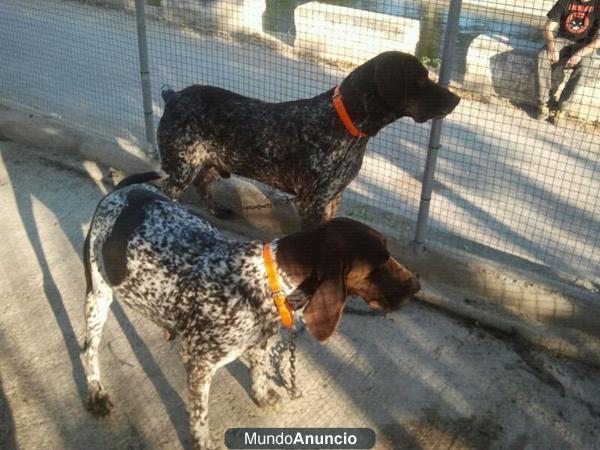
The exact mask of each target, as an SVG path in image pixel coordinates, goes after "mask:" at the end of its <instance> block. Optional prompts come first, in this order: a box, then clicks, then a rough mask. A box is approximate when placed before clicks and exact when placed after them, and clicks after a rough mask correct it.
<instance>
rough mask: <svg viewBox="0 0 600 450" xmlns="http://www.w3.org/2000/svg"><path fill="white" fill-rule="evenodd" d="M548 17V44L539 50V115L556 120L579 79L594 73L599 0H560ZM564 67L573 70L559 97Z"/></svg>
mask: <svg viewBox="0 0 600 450" xmlns="http://www.w3.org/2000/svg"><path fill="white" fill-rule="evenodd" d="M547 17H548V21H547V22H546V25H545V27H544V39H545V41H546V45H545V46H544V48H543V49H542V50H541V51H540V53H539V54H538V118H540V119H544V118H547V119H548V120H549V121H551V122H553V123H555V124H556V123H558V120H559V119H560V118H561V117H562V115H563V114H564V110H565V108H564V106H565V103H567V102H568V100H569V99H570V98H571V96H572V95H573V91H574V90H575V87H576V86H577V84H578V83H579V82H580V80H581V79H582V78H583V79H585V78H586V77H588V76H594V75H593V74H592V73H591V72H592V59H593V58H594V57H595V54H596V49H598V48H600V33H598V28H599V26H600V0H558V1H557V2H556V3H555V4H554V6H553V7H552V9H551V10H550V11H549V12H548V14H547ZM565 69H572V71H571V74H570V75H569V79H568V80H567V83H566V85H565V87H564V89H563V90H562V92H561V94H560V97H559V98H556V91H557V90H558V88H559V86H560V85H561V83H562V82H563V80H564V78H565V73H564V70H565Z"/></svg>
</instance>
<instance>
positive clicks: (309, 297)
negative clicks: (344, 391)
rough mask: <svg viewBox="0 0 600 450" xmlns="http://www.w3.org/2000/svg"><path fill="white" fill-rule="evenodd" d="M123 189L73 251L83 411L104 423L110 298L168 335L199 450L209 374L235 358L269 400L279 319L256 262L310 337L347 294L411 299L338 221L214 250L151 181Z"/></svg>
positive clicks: (373, 246)
mask: <svg viewBox="0 0 600 450" xmlns="http://www.w3.org/2000/svg"><path fill="white" fill-rule="evenodd" d="M157 177H158V176H157V175H156V174H153V173H150V174H140V175H137V176H134V177H130V178H128V179H125V180H124V181H123V182H122V183H120V184H119V186H118V187H117V189H116V190H115V192H113V193H111V194H109V195H107V196H106V197H104V198H103V199H102V200H101V202H100V203H99V205H98V207H97V209H96V212H95V215H94V218H93V220H92V223H91V225H90V229H89V232H88V235H87V238H86V242H85V247H84V264H85V274H86V282H87V298H86V307H85V319H86V325H87V335H86V339H85V345H84V348H83V350H82V359H83V361H84V367H85V372H86V378H87V386H88V392H89V403H88V409H89V410H90V411H91V412H92V413H94V414H96V415H101V416H103V415H106V414H108V413H109V411H110V407H111V406H112V405H111V402H110V400H109V397H108V395H107V393H106V391H105V389H104V387H103V386H102V383H101V382H100V369H99V366H98V346H99V343H100V336H101V333H102V326H103V325H104V322H105V320H106V317H107V314H108V309H109V306H110V303H111V302H112V300H113V295H114V296H115V297H116V298H117V299H118V300H120V301H123V302H124V303H126V304H127V305H129V306H131V307H132V308H133V309H135V310H137V311H139V312H141V313H142V314H144V315H145V316H147V317H148V318H150V319H151V320H152V321H153V322H155V323H156V324H158V325H159V326H160V327H163V328H165V329H166V330H168V331H169V334H170V335H171V336H173V337H174V336H177V337H178V338H179V339H180V342H181V347H182V350H181V353H182V357H183V362H184V365H185V369H186V371H187V376H188V386H189V413H190V426H191V433H192V437H193V442H194V447H195V448H211V447H212V445H211V440H210V434H209V429H208V419H207V416H208V394H209V388H210V382H211V378H212V376H213V375H214V373H215V371H216V370H217V369H218V368H219V367H221V366H223V365H225V364H227V363H228V362H230V361H233V360H234V359H236V358H238V357H239V356H241V355H244V356H245V357H246V359H247V361H248V362H249V364H250V374H251V378H252V393H253V396H254V399H255V401H256V402H257V404H258V405H259V406H264V405H268V404H272V403H274V402H275V401H276V400H277V398H278V395H277V393H276V392H275V391H274V390H273V389H272V386H269V382H268V377H267V375H266V370H267V365H268V354H269V347H270V345H271V341H272V340H273V339H271V338H274V336H276V335H277V334H278V331H279V328H280V316H279V313H278V309H277V308H276V307H275V305H274V302H273V292H272V289H271V286H272V285H271V284H270V282H269V280H268V275H267V269H266V266H265V259H264V253H263V252H264V251H265V249H270V250H269V252H272V253H271V254H272V255H274V260H275V263H276V269H273V272H272V273H276V274H277V275H276V277H277V278H279V280H280V284H281V286H282V289H283V291H284V293H285V294H286V295H287V301H288V304H289V306H290V308H292V309H294V310H299V309H301V308H304V311H303V314H304V318H305V321H306V324H307V327H308V330H309V331H310V332H311V334H312V335H313V336H314V337H315V338H316V339H318V340H324V339H327V338H328V337H329V336H330V335H331V334H332V333H333V332H334V330H335V328H336V327H337V324H338V322H339V321H340V318H341V315H342V311H343V309H344V305H345V302H346V297H347V296H348V295H358V296H360V297H362V298H363V299H364V300H365V301H366V302H367V303H369V304H370V305H371V306H374V307H383V308H386V309H395V308H397V307H399V306H400V304H401V303H402V301H403V300H404V299H405V298H406V296H408V295H410V294H412V293H414V292H416V291H418V289H419V283H418V281H417V280H416V278H415V277H414V276H413V275H412V274H411V273H410V272H409V271H408V270H407V269H406V268H404V267H403V266H402V265H400V264H399V263H398V262H397V261H396V260H395V259H393V258H392V257H391V256H390V255H389V253H388V251H387V249H386V241H385V239H384V238H383V237H382V236H381V235H380V234H379V233H377V232H376V231H375V230H373V229H371V228H369V227H367V226H366V225H363V224H361V223H359V222H355V221H353V220H350V219H343V218H340V219H334V220H332V221H330V222H327V223H325V224H323V225H321V226H319V227H317V228H315V229H312V230H306V231H302V232H299V233H295V234H291V235H288V236H285V237H282V238H280V239H277V240H275V241H273V242H271V243H268V244H263V243H262V242H257V241H245V242H236V241H231V240H227V239H224V238H223V237H222V236H221V235H220V234H219V232H218V231H217V230H216V229H214V228H213V227H212V226H211V225H209V224H208V223H206V222H204V221H203V220H201V219H199V218H198V217H196V216H194V215H192V214H190V213H189V212H188V211H186V210H185V209H184V208H182V207H181V206H179V205H178V204H177V203H175V202H173V201H171V200H169V199H168V198H167V197H166V196H164V195H163V194H161V193H160V191H159V190H158V189H156V188H155V187H154V186H151V185H147V184H137V183H140V182H143V181H148V180H151V179H154V178H157Z"/></svg>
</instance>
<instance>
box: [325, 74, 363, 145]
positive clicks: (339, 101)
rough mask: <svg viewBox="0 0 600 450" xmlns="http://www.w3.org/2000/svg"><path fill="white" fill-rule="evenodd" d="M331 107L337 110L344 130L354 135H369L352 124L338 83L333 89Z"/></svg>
mask: <svg viewBox="0 0 600 450" xmlns="http://www.w3.org/2000/svg"><path fill="white" fill-rule="evenodd" d="M333 107H334V108H335V111H336V112H337V115H338V117H339V118H340V121H341V122H342V124H343V125H344V127H345V128H346V130H348V133H350V134H351V135H352V136H354V137H368V136H369V135H368V134H367V133H364V132H362V131H360V130H359V129H358V128H357V127H356V125H354V122H352V119H351V118H350V114H348V110H347V109H346V107H345V106H344V99H343V98H342V94H341V92H340V85H339V84H338V85H337V86H336V87H335V90H334V91H333Z"/></svg>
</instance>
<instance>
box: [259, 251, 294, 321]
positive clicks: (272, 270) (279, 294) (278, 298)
mask: <svg viewBox="0 0 600 450" xmlns="http://www.w3.org/2000/svg"><path fill="white" fill-rule="evenodd" d="M263 260H264V261H265V269H267V277H268V278H269V285H270V287H271V296H272V297H273V301H274V302H275V306H276V307H277V311H278V312H279V317H280V318H281V323H282V324H283V326H284V327H286V328H291V327H292V325H294V316H293V310H292V307H291V306H290V304H289V303H288V302H287V300H286V298H285V295H284V294H283V291H282V289H281V284H280V283H279V276H278V275H277V263H276V262H275V258H274V257H273V250H272V248H271V244H264V245H263Z"/></svg>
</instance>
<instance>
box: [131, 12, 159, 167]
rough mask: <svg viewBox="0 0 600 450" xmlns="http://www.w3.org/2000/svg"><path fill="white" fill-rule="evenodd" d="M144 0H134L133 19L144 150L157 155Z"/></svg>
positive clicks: (154, 155)
mask: <svg viewBox="0 0 600 450" xmlns="http://www.w3.org/2000/svg"><path fill="white" fill-rule="evenodd" d="M144 2H145V0H135V19H136V25H137V37H138V53H139V57H140V75H141V78H142V97H143V100H144V125H145V129H146V152H147V153H148V154H149V155H150V156H151V157H152V158H156V157H157V152H156V141H155V138H154V116H153V114H152V89H151V87H150V68H149V64H148V40H147V38H146V12H145V5H144Z"/></svg>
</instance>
